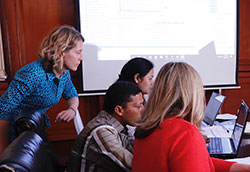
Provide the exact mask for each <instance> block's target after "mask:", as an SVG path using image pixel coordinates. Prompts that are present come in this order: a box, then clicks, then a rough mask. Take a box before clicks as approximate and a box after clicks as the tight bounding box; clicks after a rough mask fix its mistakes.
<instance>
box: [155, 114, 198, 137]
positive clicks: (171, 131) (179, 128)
mask: <svg viewBox="0 0 250 172" xmlns="http://www.w3.org/2000/svg"><path fill="white" fill-rule="evenodd" d="M161 128H162V130H163V131H168V132H165V133H166V135H167V136H168V137H173V138H176V139H180V140H182V139H184V140H185V139H187V140H190V139H191V138H192V140H197V139H198V140H199V139H201V138H202V136H201V134H200V131H199V130H198V129H197V128H196V127H195V126H194V125H193V124H191V123H190V122H187V121H185V120H184V119H181V118H175V119H170V120H169V119H166V120H164V121H163V123H162V124H161ZM160 130H161V129H160ZM165 133H164V135H165Z"/></svg>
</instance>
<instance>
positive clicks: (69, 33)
mask: <svg viewBox="0 0 250 172" xmlns="http://www.w3.org/2000/svg"><path fill="white" fill-rule="evenodd" d="M78 41H83V42H84V38H83V36H82V35H81V34H80V33H79V32H78V31H77V30H76V29H75V28H74V27H71V26H59V27H57V28H55V29H54V30H53V31H52V32H51V33H50V34H49V35H48V36H47V37H45V38H44V40H43V42H42V44H41V46H40V50H39V57H40V58H42V59H43V67H44V69H45V71H46V72H51V71H52V70H53V69H55V70H56V72H57V73H59V74H61V73H62V72H63V71H62V69H63V57H62V53H63V52H65V51H68V50H71V49H72V48H74V47H75V46H76V44H77V42H78Z"/></svg>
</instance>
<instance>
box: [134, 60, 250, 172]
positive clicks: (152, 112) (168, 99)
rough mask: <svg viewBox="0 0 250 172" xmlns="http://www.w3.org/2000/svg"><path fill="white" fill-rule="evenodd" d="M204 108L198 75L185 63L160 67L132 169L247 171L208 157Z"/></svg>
mask: <svg viewBox="0 0 250 172" xmlns="http://www.w3.org/2000/svg"><path fill="white" fill-rule="evenodd" d="M204 108H205V98H204V90H203V85H202V82H201V79H200V76H199V74H198V73H197V72H196V71H195V70H194V69H193V68H192V67H191V66H190V65H188V64H186V63H182V62H172V63H167V64H166V65H165V66H163V67H162V69H161V70H160V72H159V74H158V76H157V78H156V80H155V83H154V86H153V89H152V93H151V95H150V96H149V100H148V102H147V104H146V107H145V109H144V113H143V115H142V120H141V123H140V124H139V126H138V127H137V128H136V132H135V137H136V139H135V143H134V159H133V164H132V170H133V171H134V172H141V171H143V172H147V171H148V172H152V171H157V172H161V171H162V172H163V171H164V172H167V171H171V172H174V171H177V172H203V171H204V172H205V171H208V172H210V171H231V172H233V171H235V172H236V171H237V172H240V171H244V172H246V171H250V166H248V165H243V164H238V163H234V162H227V161H224V160H221V159H215V158H211V157H210V156H209V154H208V151H207V148H206V144H205V141H204V139H203V136H202V135H201V134H200V132H199V130H200V126H201V120H202V118H203V113H204Z"/></svg>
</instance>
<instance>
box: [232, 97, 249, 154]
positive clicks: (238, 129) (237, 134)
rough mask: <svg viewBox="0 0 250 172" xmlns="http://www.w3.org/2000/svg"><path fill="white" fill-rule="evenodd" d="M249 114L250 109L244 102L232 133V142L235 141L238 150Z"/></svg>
mask: <svg viewBox="0 0 250 172" xmlns="http://www.w3.org/2000/svg"><path fill="white" fill-rule="evenodd" d="M248 114H249V108H248V106H247V104H246V103H245V102H244V101H243V100H242V102H241V105H240V109H239V112H238V117H237V120H236V123H235V127H234V131H233V133H232V140H233V143H234V146H235V148H236V150H238V147H239V144H240V141H241V137H242V134H243V133H244V129H245V125H246V121H247V118H248Z"/></svg>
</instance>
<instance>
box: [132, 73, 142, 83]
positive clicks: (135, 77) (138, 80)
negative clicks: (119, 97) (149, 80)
mask: <svg viewBox="0 0 250 172" xmlns="http://www.w3.org/2000/svg"><path fill="white" fill-rule="evenodd" d="M134 80H135V83H136V84H138V83H139V82H140V81H141V78H140V74H139V73H136V74H135V75H134Z"/></svg>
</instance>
